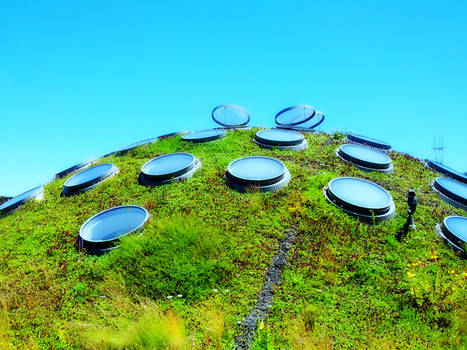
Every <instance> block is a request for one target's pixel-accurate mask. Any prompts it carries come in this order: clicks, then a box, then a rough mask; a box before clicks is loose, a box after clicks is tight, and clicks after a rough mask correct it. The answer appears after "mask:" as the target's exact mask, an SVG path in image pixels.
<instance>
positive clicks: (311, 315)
mask: <svg viewBox="0 0 467 350" xmlns="http://www.w3.org/2000/svg"><path fill="white" fill-rule="evenodd" d="M257 131H258V129H256V128H253V129H251V130H236V131H229V132H228V133H227V136H226V137H225V138H223V139H220V140H217V141H214V142H208V143H188V142H183V141H182V140H181V136H176V137H173V138H168V139H164V140H159V141H157V142H155V143H150V144H146V145H143V146H140V147H137V148H135V149H132V150H130V151H128V152H127V153H125V154H120V155H118V154H114V155H110V156H109V157H106V158H103V159H101V160H99V161H98V163H104V162H106V163H113V164H115V165H116V166H117V167H119V168H120V172H119V173H118V174H117V175H115V176H114V177H112V178H111V179H109V180H107V181H105V182H103V183H102V184H100V185H99V186H97V187H95V188H94V189H92V190H91V191H87V192H84V193H82V194H79V195H75V196H70V197H66V196H62V190H63V184H64V182H65V181H66V179H67V178H69V177H70V176H72V175H71V174H70V175H68V176H66V177H64V178H61V179H57V180H55V181H53V182H51V183H49V184H47V185H45V186H44V188H45V193H44V199H43V200H42V201H31V202H28V203H27V204H26V205H24V206H23V207H22V208H20V209H19V210H17V211H16V212H14V213H12V214H10V215H8V216H5V217H3V218H1V219H0V238H1V244H0V348H8V347H11V348H44V349H49V348H60V349H66V348H92V349H101V348H102V349H104V348H117V349H123V348H156V349H157V348H172V349H185V348H187V349H192V348H233V347H234V346H235V341H236V339H238V338H239V337H241V336H242V332H243V331H245V327H244V319H245V317H246V316H247V315H248V314H249V313H250V311H251V310H252V309H253V307H254V306H255V304H256V303H257V298H258V294H259V293H260V291H261V290H262V288H263V285H264V283H265V281H264V276H265V273H266V271H268V267H269V266H270V264H271V261H272V259H273V257H274V255H275V254H276V252H277V251H278V249H279V245H280V243H281V242H283V239H284V237H286V235H287V233H288V232H292V231H293V232H294V233H295V235H296V238H295V241H294V242H293V244H291V246H290V247H289V250H288V251H287V254H286V255H287V256H288V262H287V263H286V264H285V266H284V270H283V272H282V279H281V283H280V284H279V285H278V286H277V288H276V289H275V291H274V298H273V300H272V303H271V304H270V305H268V307H267V309H268V310H267V313H268V315H267V317H266V318H265V319H264V320H263V321H262V322H259V323H258V324H255V325H254V330H255V332H254V339H253V343H252V344H251V348H253V349H265V348H268V349H270V348H295V349H303V348H310V349H311V348H326V349H327V348H333V347H334V348H351V349H361V348H384V349H391V348H401V349H407V348H455V347H461V346H462V344H464V346H465V344H466V341H467V338H466V332H467V325H466V319H467V307H466V305H467V303H466V288H465V285H466V281H467V263H466V261H465V260H463V259H461V258H460V257H459V256H458V255H456V254H455V253H454V252H453V251H452V250H450V249H447V248H446V246H445V245H444V244H443V242H442V241H441V240H440V238H439V237H438V236H437V235H436V233H435V226H436V225H437V223H440V222H442V220H443V218H444V217H446V216H448V215H465V211H463V210H461V209H456V208H454V207H452V206H450V205H449V204H447V203H445V202H443V201H442V200H440V199H439V197H438V195H437V194H436V193H434V192H433V191H432V188H431V185H430V181H431V180H434V179H435V178H436V177H437V174H436V173H435V172H433V171H431V170H429V169H427V168H426V167H425V166H424V164H423V163H422V162H420V161H419V160H418V159H416V158H413V157H411V156H409V155H407V154H402V153H397V152H390V153H389V156H390V157H391V158H392V161H393V164H394V173H393V174H385V173H381V172H364V171H362V170H360V169H358V168H357V167H355V166H353V165H351V164H349V163H346V162H344V161H342V160H341V159H340V158H339V157H337V156H336V154H335V150H336V149H337V148H338V147H339V145H341V144H342V138H343V135H341V134H333V135H327V134H324V133H313V134H306V136H305V137H306V140H307V142H308V144H309V146H308V148H307V149H305V150H303V151H291V150H278V149H274V148H273V149H264V148H260V147H259V146H258V145H257V144H255V143H254V142H253V139H254V137H255V133H256V132H257ZM171 152H188V153H192V154H193V155H195V156H196V157H197V158H198V159H199V160H200V161H201V163H202V166H201V168H199V170H197V171H196V173H194V175H193V176H192V177H191V178H190V179H188V180H186V181H183V182H176V183H171V184H168V185H165V186H159V187H153V188H151V187H145V186H141V185H139V184H138V175H139V172H140V170H141V166H142V165H143V164H145V163H146V162H147V161H148V160H150V159H152V158H154V157H156V156H159V155H162V154H166V153H171ZM250 155H261V156H268V157H273V158H275V159H278V160H281V161H282V162H283V163H284V164H285V165H286V167H287V168H288V169H289V170H290V173H291V180H290V182H289V184H288V185H287V186H286V187H284V188H282V189H281V190H279V191H277V192H272V193H260V192H254V191H253V192H248V193H239V192H237V191H234V190H232V189H230V188H229V187H228V186H227V185H226V182H225V178H224V176H225V170H226V168H227V166H228V164H229V163H230V162H231V161H233V160H235V159H237V158H240V157H245V156H250ZM339 176H352V177H359V178H362V179H367V180H370V181H372V182H374V183H376V184H379V185H381V186H382V187H384V188H385V189H386V190H388V191H389V192H390V194H391V195H392V197H393V199H394V202H395V205H396V208H397V215H396V217H395V218H394V219H392V220H387V221H383V222H381V223H378V224H376V225H369V224H364V223H361V222H360V221H359V220H357V219H355V218H353V217H350V216H348V215H346V214H345V213H344V212H342V211H341V210H340V209H339V208H337V207H335V206H333V205H332V204H330V203H329V202H328V201H327V200H326V198H325V196H324V194H323V187H324V186H326V185H327V184H328V183H329V181H330V180H332V179H333V178H335V177H339ZM411 188H414V189H415V191H416V193H417V196H418V198H419V205H418V208H417V211H416V213H415V222H416V225H417V229H416V230H415V231H411V232H409V233H408V235H407V236H406V237H405V238H404V239H403V240H402V241H401V242H398V241H397V240H396V238H395V237H396V234H397V232H398V230H400V228H401V227H403V226H404V223H405V220H406V217H407V214H406V212H407V198H406V194H407V192H408V190H409V189H411ZM125 204H134V205H139V206H143V207H145V208H146V209H147V210H148V211H149V213H150V214H151V217H150V219H149V221H148V222H147V223H146V225H145V226H144V231H143V234H142V235H129V236H127V237H125V238H123V239H122V240H121V242H120V247H119V248H118V249H114V250H112V251H111V252H109V253H107V254H104V255H102V256H94V255H90V254H87V253H86V252H85V251H80V250H78V249H77V247H76V242H77V237H78V232H79V230H80V227H81V225H82V224H83V223H84V222H85V221H86V220H87V219H88V218H89V217H91V216H93V215H94V214H96V213H98V212H100V211H102V210H105V209H108V208H111V207H114V206H119V205H125Z"/></svg>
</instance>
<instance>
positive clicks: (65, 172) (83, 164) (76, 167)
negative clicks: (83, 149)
mask: <svg viewBox="0 0 467 350" xmlns="http://www.w3.org/2000/svg"><path fill="white" fill-rule="evenodd" d="M92 161H93V159H88V160H86V161H84V162H81V163H78V164H75V165H73V166H71V167H69V168H67V169H65V170H63V171H61V172H59V173H57V174H55V178H56V179H61V178H62V177H65V176H67V175H68V174H71V173H73V172H75V171H78V170H81V169H83V168H85V167H87V166H89V165H91V163H92Z"/></svg>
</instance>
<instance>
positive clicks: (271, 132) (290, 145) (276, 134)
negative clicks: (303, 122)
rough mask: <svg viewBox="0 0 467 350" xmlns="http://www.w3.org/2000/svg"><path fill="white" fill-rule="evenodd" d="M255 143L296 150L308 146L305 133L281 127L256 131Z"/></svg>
mask: <svg viewBox="0 0 467 350" xmlns="http://www.w3.org/2000/svg"><path fill="white" fill-rule="evenodd" d="M254 141H255V143H257V144H258V145H259V146H261V147H263V148H278V149H291V150H295V151H299V150H303V149H305V148H306V147H308V142H307V141H306V140H305V137H304V136H303V134H301V133H299V132H296V131H291V130H281V129H267V130H261V131H258V132H257V133H256V136H255V139H254Z"/></svg>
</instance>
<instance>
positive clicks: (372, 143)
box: [347, 133, 391, 151]
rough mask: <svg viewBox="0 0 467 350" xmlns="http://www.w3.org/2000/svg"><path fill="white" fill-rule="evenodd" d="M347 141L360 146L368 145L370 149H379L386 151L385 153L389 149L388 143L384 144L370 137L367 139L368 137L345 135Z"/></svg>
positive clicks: (352, 134)
mask: <svg viewBox="0 0 467 350" xmlns="http://www.w3.org/2000/svg"><path fill="white" fill-rule="evenodd" d="M347 139H348V140H350V141H353V142H357V143H361V144H364V145H368V146H371V147H376V148H381V149H383V150H386V151H389V150H390V149H391V145H390V144H388V143H386V142H384V141H380V140H377V139H374V138H372V137H368V136H363V135H358V134H354V133H349V134H348V135H347Z"/></svg>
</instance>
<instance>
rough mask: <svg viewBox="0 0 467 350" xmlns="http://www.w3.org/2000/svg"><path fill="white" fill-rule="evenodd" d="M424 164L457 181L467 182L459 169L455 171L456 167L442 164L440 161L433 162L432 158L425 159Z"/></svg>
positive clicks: (466, 178)
mask: <svg viewBox="0 0 467 350" xmlns="http://www.w3.org/2000/svg"><path fill="white" fill-rule="evenodd" d="M426 165H427V166H428V168H430V169H431V170H434V171H437V172H438V173H441V174H443V175H445V176H447V177H450V178H452V179H454V180H457V181H459V182H462V183H467V176H466V175H464V174H462V173H461V172H460V171H457V170H456V169H453V168H451V167H449V166H447V165H444V164H442V163H439V162H435V161H434V160H429V159H428V160H426ZM451 170H452V171H451Z"/></svg>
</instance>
